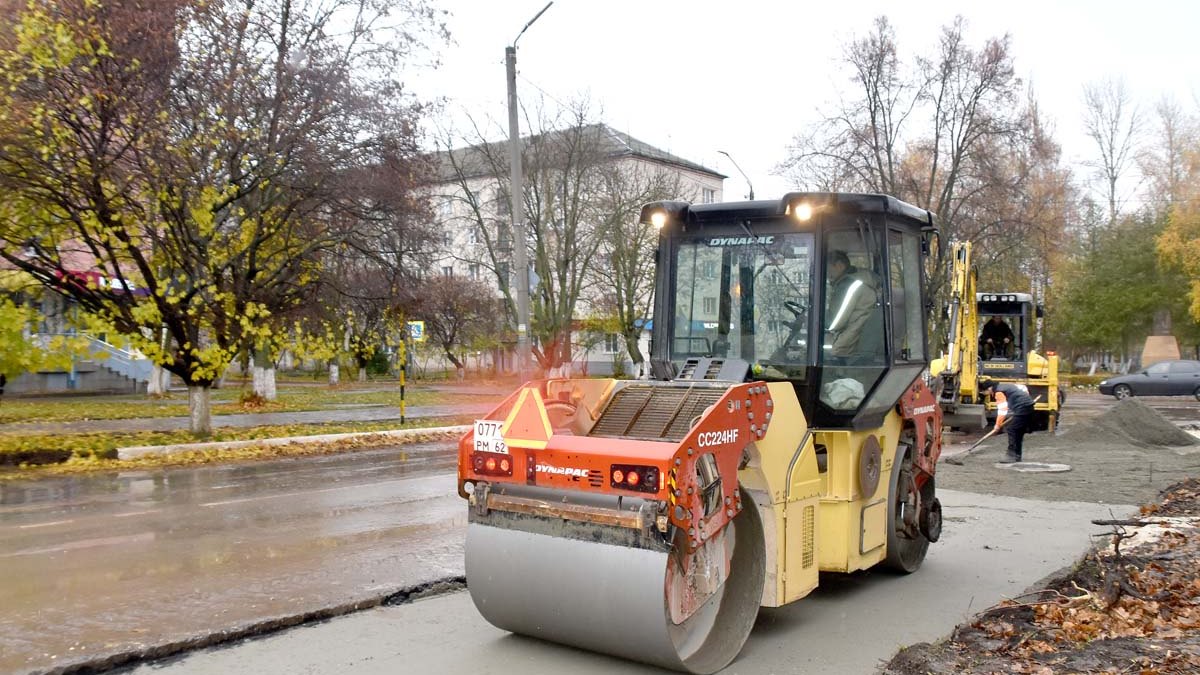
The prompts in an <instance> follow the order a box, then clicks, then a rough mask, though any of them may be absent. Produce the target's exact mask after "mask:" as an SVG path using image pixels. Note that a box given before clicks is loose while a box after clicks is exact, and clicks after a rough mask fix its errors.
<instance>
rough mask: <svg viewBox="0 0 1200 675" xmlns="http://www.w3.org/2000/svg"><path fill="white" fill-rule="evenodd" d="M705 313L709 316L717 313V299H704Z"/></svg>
mask: <svg viewBox="0 0 1200 675" xmlns="http://www.w3.org/2000/svg"><path fill="white" fill-rule="evenodd" d="M704 313H705V314H708V315H711V314H716V313H717V299H716V298H705V299H704Z"/></svg>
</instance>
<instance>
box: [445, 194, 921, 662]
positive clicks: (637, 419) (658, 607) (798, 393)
mask: <svg viewBox="0 0 1200 675" xmlns="http://www.w3.org/2000/svg"><path fill="white" fill-rule="evenodd" d="M641 218H642V221H643V222H644V223H646V224H647V226H651V227H654V228H656V229H657V230H658V247H657V251H656V274H655V290H654V303H653V305H654V307H653V309H654V313H653V317H652V320H651V321H650V322H648V323H649V326H648V328H649V330H650V332H651V346H650V368H649V371H648V376H647V377H646V378H645V379H639V380H618V379H595V378H567V379H545V380H539V381H530V382H528V383H526V384H524V385H522V386H521V387H520V388H519V389H518V390H517V391H515V392H514V393H513V394H512V395H511V396H509V397H508V398H507V399H506V400H505V401H504V402H503V403H502V404H501V405H500V406H499V407H497V408H496V409H495V410H494V411H492V412H491V413H490V414H488V415H487V416H486V417H484V418H482V419H479V420H476V421H475V423H474V425H473V427H472V429H471V431H469V432H468V433H467V434H466V435H465V436H464V437H463V438H462V439H461V441H460V443H459V457H458V459H459V461H458V492H459V494H460V495H461V496H462V497H463V498H464V499H465V500H467V504H468V506H467V508H468V526H467V537H466V547H465V558H466V560H465V564H466V577H467V587H468V590H469V592H470V595H471V599H472V601H473V602H474V604H475V606H476V608H477V609H478V610H479V612H480V614H482V615H483V617H484V618H485V619H486V620H487V621H488V622H490V623H491V624H493V625H495V626H497V627H499V628H501V629H503V630H506V631H511V632H513V633H519V634H522V635H527V636H531V637H535V638H540V639H544V640H549V641H553V642H558V643H562V644H566V645H572V646H575V647H579V648H583V649H588V650H593V651H596V652H602V653H605V654H610V655H613V656H616V657H619V658H624V659H631V660H635V661H640V662H644V663H648V664H653V665H656V666H661V667H664V668H669V669H674V670H678V671H684V672H691V673H712V672H716V671H719V670H721V669H722V668H724V667H725V666H727V665H728V664H729V663H731V662H732V661H733V659H735V658H736V657H737V655H738V653H739V652H740V651H741V649H742V646H743V645H744V643H745V641H746V639H747V637H748V636H749V634H750V631H751V628H752V627H753V625H754V621H755V617H756V615H757V613H758V609H759V607H779V606H781V605H785V604H787V603H790V602H794V601H796V600H799V599H800V598H803V597H804V596H805V595H807V594H809V593H811V592H812V591H813V590H814V589H815V588H816V587H817V585H818V583H819V581H820V575H821V574H822V573H825V574H833V573H842V574H844V573H850V572H854V571H856V570H864V569H867V568H871V567H874V566H883V567H886V568H889V569H892V570H896V571H898V572H900V573H911V572H914V571H916V570H917V569H918V568H919V567H920V565H921V563H922V561H923V560H924V559H925V556H926V553H927V551H928V548H929V544H930V543H931V542H936V541H937V540H938V536H939V534H940V531H941V522H942V521H941V505H940V503H939V502H938V498H937V496H936V494H935V475H934V474H935V467H936V463H937V459H938V455H939V454H940V452H941V428H942V424H941V409H940V407H939V406H938V405H937V401H936V399H935V397H934V395H933V393H932V391H931V390H930V388H929V384H928V382H927V381H926V378H925V377H924V373H925V372H926V368H927V366H928V363H929V344H928V342H929V340H928V336H927V322H926V320H925V316H926V311H927V305H926V299H925V298H924V297H923V292H924V290H923V289H924V283H923V282H924V275H925V273H926V272H925V266H926V261H927V258H928V256H929V250H930V245H931V239H932V238H933V237H934V236H935V233H936V226H935V223H934V219H933V216H932V215H931V214H930V213H929V212H928V211H926V210H924V209H920V208H917V207H914V206H912V205H909V204H906V203H904V202H902V201H900V200H898V199H895V198H893V197H890V196H886V195H877V194H849V193H823V192H822V193H813V192H797V193H791V194H787V195H785V196H784V197H782V198H781V199H779V200H758V201H747V202H730V203H720V204H690V203H686V202H678V201H665V202H654V203H650V204H647V205H646V206H645V207H643V209H642V211H641Z"/></svg>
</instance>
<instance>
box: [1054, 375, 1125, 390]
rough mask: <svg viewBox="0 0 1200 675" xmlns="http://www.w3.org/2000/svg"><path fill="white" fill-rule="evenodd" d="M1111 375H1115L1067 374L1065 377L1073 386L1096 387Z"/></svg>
mask: <svg viewBox="0 0 1200 675" xmlns="http://www.w3.org/2000/svg"><path fill="white" fill-rule="evenodd" d="M1110 377H1113V375H1112V374H1111V373H1100V374H1098V375H1067V376H1065V377H1064V378H1063V379H1064V380H1065V381H1066V382H1067V383H1069V384H1070V385H1071V386H1072V387H1096V386H1098V385H1099V384H1100V383H1101V382H1102V381H1104V380H1107V379H1108V378H1110Z"/></svg>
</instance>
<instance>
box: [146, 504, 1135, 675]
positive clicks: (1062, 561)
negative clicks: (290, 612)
mask: <svg viewBox="0 0 1200 675" xmlns="http://www.w3.org/2000/svg"><path fill="white" fill-rule="evenodd" d="M942 499H943V500H944V503H945V515H946V520H947V523H946V531H945V534H944V535H943V538H942V541H940V542H939V543H938V544H936V545H934V546H933V547H932V548H931V549H930V555H929V558H928V559H927V560H926V563H925V565H924V566H923V567H922V568H921V569H920V570H919V571H918V572H917V573H915V574H912V575H909V576H904V577H901V576H895V575H892V574H888V573H882V572H867V573H859V574H854V575H849V576H841V577H839V576H829V577H825V578H823V580H822V586H821V588H820V589H818V591H817V592H816V593H814V594H813V595H812V596H810V597H808V598H805V599H803V600H800V601H799V602H797V603H794V604H792V605H789V606H787V607H784V608H780V609H764V610H761V611H760V614H759V618H758V623H757V625H756V627H755V629H754V632H753V633H752V634H751V636H750V640H749V642H748V643H747V645H746V647H745V649H744V650H743V652H742V654H741V656H740V657H739V658H738V659H737V660H736V661H735V662H734V663H733V664H732V665H731V666H730V667H729V668H728V669H727V670H726V671H725V672H728V673H731V674H737V673H806V674H809V675H812V674H816V673H830V674H835V673H836V674H847V673H871V672H873V671H874V670H875V669H876V668H877V667H878V665H879V664H880V662H881V661H883V660H885V659H887V658H888V657H890V656H891V655H892V654H893V653H894V652H895V651H896V650H897V649H898V648H900V647H901V646H903V645H907V644H911V643H913V642H918V641H922V640H934V639H937V638H938V637H940V636H942V635H944V634H946V633H947V632H949V631H950V630H951V629H952V628H953V627H954V626H955V625H956V624H957V623H958V622H960V621H962V620H963V619H964V618H966V617H967V616H969V615H970V614H971V613H973V612H976V611H979V610H981V609H984V608H986V607H988V606H990V605H993V604H995V603H997V602H999V601H1000V600H1003V599H1004V598H1008V597H1013V596H1015V595H1017V594H1019V593H1021V592H1022V591H1023V590H1024V589H1025V588H1026V587H1028V586H1029V585H1030V584H1031V583H1033V582H1034V581H1036V580H1038V579H1040V578H1042V577H1045V576H1046V575H1049V574H1051V573H1053V572H1054V571H1056V570H1058V569H1060V568H1062V567H1063V566H1066V565H1069V564H1071V563H1072V562H1073V561H1074V560H1075V559H1076V558H1077V557H1078V556H1079V555H1080V553H1081V552H1082V551H1083V550H1085V549H1086V548H1087V546H1088V542H1089V538H1090V536H1091V534H1093V533H1096V532H1099V531H1101V530H1102V529H1103V528H1098V527H1095V526H1092V525H1091V524H1090V521H1091V520H1092V519H1093V518H1107V517H1110V515H1111V514H1113V513H1116V514H1117V516H1118V517H1120V516H1121V515H1124V514H1127V513H1129V512H1131V511H1132V510H1133V507H1131V506H1124V507H1113V506H1100V505H1097V504H1084V503H1072V502H1046V501H1038V500H1028V499H1018V498H1013V497H991V496H986V495H980V494H972V493H967V492H950V491H946V492H943V493H942ZM564 602H570V599H564ZM234 671H242V672H256V673H389V674H390V673H467V672H475V673H495V674H498V675H499V674H505V673H512V674H514V675H516V674H520V675H540V674H545V675H553V674H557V673H562V672H571V673H576V674H587V673H597V674H600V673H611V672H625V673H635V672H645V673H651V672H663V671H661V670H658V669H656V668H649V667H643V666H639V665H636V664H631V663H628V662H624V661H619V660H617V659H613V658H610V657H605V656H599V655H593V654H591V653H587V652H581V651H579V650H576V649H571V648H566V647H561V646H558V645H553V644H549V643H544V642H540V641H537V640H532V639H528V638H524V637H517V636H512V635H510V634H508V633H506V632H504V631H501V630H498V629H496V628H494V627H492V626H490V625H489V624H487V623H486V622H485V621H484V620H483V619H482V618H481V617H480V616H479V613H478V612H477V611H476V610H475V607H474V605H473V604H472V603H471V600H470V597H469V595H468V594H467V592H456V593H451V594H447V595H443V596H439V597H434V598H428V599H423V600H418V601H416V602H413V603H411V604H406V605H401V606H395V607H379V608H375V609H371V610H367V611H364V612H360V613H356V614H353V615H349V616H345V617H341V618H337V619H333V620H331V621H326V622H322V623H317V624H311V625H306V626H302V627H298V628H293V629H290V630H287V631H284V632H281V633H278V634H275V635H271V636H268V637H264V638H260V639H256V640H250V641H245V642H240V643H237V644H234V645H230V646H228V647H222V648H216V649H210V650H205V651H199V652H193V653H190V654H187V655H186V656H183V657H180V658H178V659H173V660H170V661H166V662H159V663H156V664H153V665H149V664H148V665H143V666H141V667H138V668H136V669H134V670H133V671H132V672H134V673H138V674H149V673H159V672H170V673H173V672H178V673H192V674H196V673H201V674H203V673H214V674H215V673H227V672H234Z"/></svg>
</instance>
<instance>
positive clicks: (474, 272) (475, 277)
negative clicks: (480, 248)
mask: <svg viewBox="0 0 1200 675" xmlns="http://www.w3.org/2000/svg"><path fill="white" fill-rule="evenodd" d="M467 275H468V276H470V277H471V281H479V263H471V264H470V265H468V266H467Z"/></svg>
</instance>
